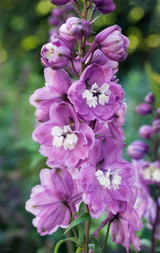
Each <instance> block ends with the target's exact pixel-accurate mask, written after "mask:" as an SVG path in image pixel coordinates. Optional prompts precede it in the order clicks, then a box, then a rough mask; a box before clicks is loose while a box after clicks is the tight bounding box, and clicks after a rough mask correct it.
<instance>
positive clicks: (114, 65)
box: [85, 49, 119, 80]
mask: <svg viewBox="0 0 160 253" xmlns="http://www.w3.org/2000/svg"><path fill="white" fill-rule="evenodd" d="M89 59H90V56H89V57H88V59H87V60H86V62H85V63H87V62H88V61H89ZM91 63H96V64H98V65H101V66H102V65H106V67H107V66H108V67H110V68H111V69H112V72H113V75H115V74H116V73H117V71H118V66H119V63H118V61H112V60H110V59H109V58H108V57H107V56H105V55H104V54H103V53H102V52H101V50H100V49H97V50H95V52H94V53H93V57H92V60H91ZM112 79H113V80H114V79H115V76H113V77H112Z"/></svg>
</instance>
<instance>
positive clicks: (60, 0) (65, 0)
mask: <svg viewBox="0 0 160 253" xmlns="http://www.w3.org/2000/svg"><path fill="white" fill-rule="evenodd" d="M50 2H51V4H54V5H64V4H67V3H69V2H70V0H50Z"/></svg>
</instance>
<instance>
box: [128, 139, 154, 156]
mask: <svg viewBox="0 0 160 253" xmlns="http://www.w3.org/2000/svg"><path fill="white" fill-rule="evenodd" d="M148 151H149V146H148V145H147V144H146V143H145V142H144V141H133V142H132V143H131V144H130V145H129V146H128V148H127V154H128V155H129V156H130V157H131V158H133V159H137V160H138V159H141V158H143V157H144V155H145V154H147V153H148Z"/></svg>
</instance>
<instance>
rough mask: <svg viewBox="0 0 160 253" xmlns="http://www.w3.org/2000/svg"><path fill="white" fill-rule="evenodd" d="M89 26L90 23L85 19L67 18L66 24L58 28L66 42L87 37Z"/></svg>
mask: <svg viewBox="0 0 160 253" xmlns="http://www.w3.org/2000/svg"><path fill="white" fill-rule="evenodd" d="M90 26H91V24H90V22H89V21H87V20H85V19H80V18H77V17H71V18H68V19H67V21H66V23H65V24H63V25H62V26H61V27H60V29H59V33H60V35H61V36H62V37H64V38H65V39H67V40H73V39H78V40H80V39H82V37H83V36H88V35H89V33H90Z"/></svg>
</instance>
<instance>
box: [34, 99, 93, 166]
mask: <svg viewBox="0 0 160 253" xmlns="http://www.w3.org/2000/svg"><path fill="white" fill-rule="evenodd" d="M33 139H34V140H35V141H36V142H38V143H40V144H41V150H40V152H41V153H42V154H43V155H45V156H48V160H47V165H49V166H56V165H58V164H61V163H64V164H65V165H66V166H69V167H73V166H76V165H77V164H78V162H80V160H84V159H86V158H87V157H88V154H89V150H90V149H91V148H92V146H93V144H94V139H95V138H94V133H93V130H92V129H91V128H90V127H89V126H88V125H87V124H85V123H79V120H78V118H77V115H76V113H75V112H74V109H73V107H72V106H71V105H70V104H68V103H65V102H61V103H60V104H57V103H55V104H53V105H52V106H51V108H50V120H49V121H48V122H46V123H43V124H41V125H40V126H39V127H37V128H36V129H35V131H34V132H33Z"/></svg>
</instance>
